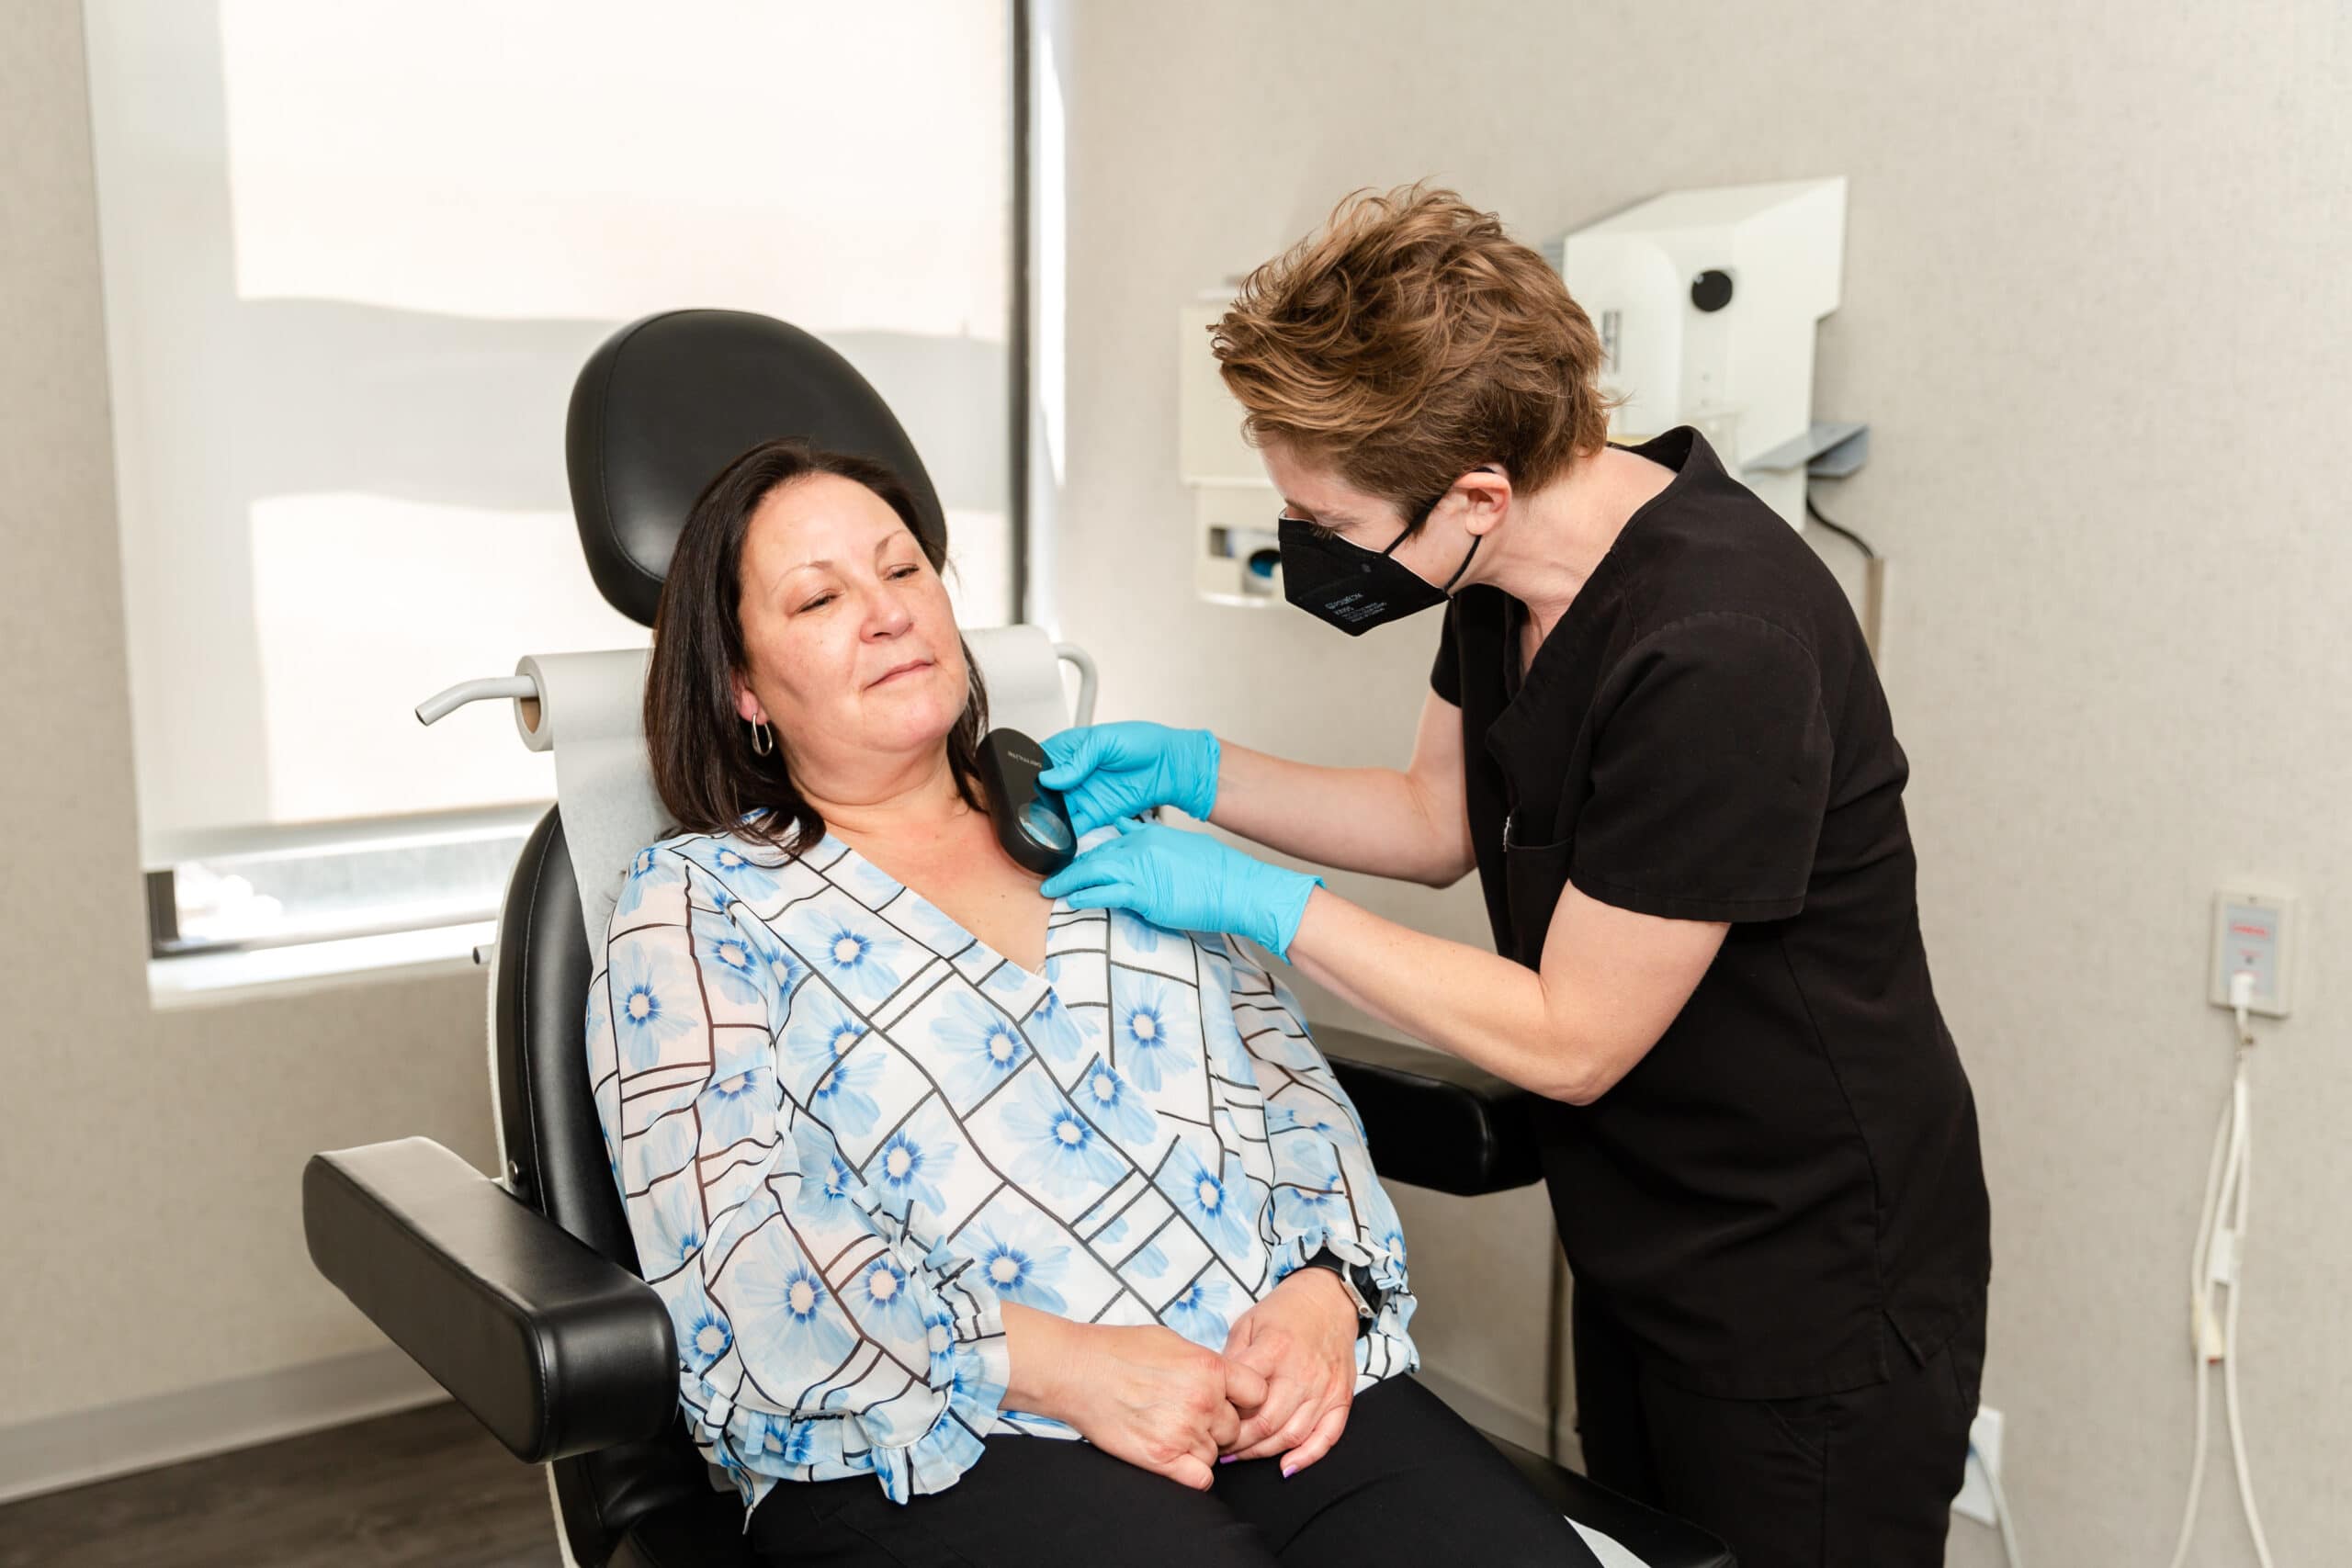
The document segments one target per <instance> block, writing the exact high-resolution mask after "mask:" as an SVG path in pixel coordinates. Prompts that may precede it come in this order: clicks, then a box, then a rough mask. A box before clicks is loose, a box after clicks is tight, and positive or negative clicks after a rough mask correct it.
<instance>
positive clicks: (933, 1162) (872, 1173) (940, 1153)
mask: <svg viewBox="0 0 2352 1568" xmlns="http://www.w3.org/2000/svg"><path fill="white" fill-rule="evenodd" d="M955 1160H956V1145H954V1144H950V1143H945V1142H943V1141H941V1140H938V1139H935V1138H927V1139H917V1138H915V1137H914V1136H912V1135H910V1134H908V1133H907V1132H906V1131H905V1130H904V1129H900V1130H899V1132H896V1133H893V1134H890V1141H889V1142H888V1143H887V1144H884V1145H882V1152H881V1153H880V1154H878V1155H876V1156H874V1158H873V1159H872V1160H871V1161H870V1162H869V1163H868V1164H867V1167H866V1179H868V1180H869V1181H872V1182H873V1183H874V1184H875V1186H876V1188H877V1189H878V1190H879V1201H878V1202H877V1203H876V1207H877V1208H879V1209H880V1210H881V1211H882V1212H883V1213H886V1214H888V1215H890V1216H891V1217H893V1218H894V1219H900V1220H903V1219H905V1218H906V1217H907V1215H908V1213H909V1212H910V1211H911V1210H912V1208H913V1207H914V1205H915V1204H917V1203H921V1204H922V1205H923V1206H924V1207H925V1208H927V1209H929V1210H930V1211H931V1212H932V1213H934V1214H935V1213H939V1212H940V1211H941V1210H943V1209H944V1208H945V1207H947V1201H946V1200H945V1199H944V1198H942V1197H941V1196H940V1195H939V1183H940V1181H942V1180H943V1179H945V1177H946V1174H947V1172H948V1171H949V1170H950V1169H951V1168H953V1167H954V1165H955Z"/></svg>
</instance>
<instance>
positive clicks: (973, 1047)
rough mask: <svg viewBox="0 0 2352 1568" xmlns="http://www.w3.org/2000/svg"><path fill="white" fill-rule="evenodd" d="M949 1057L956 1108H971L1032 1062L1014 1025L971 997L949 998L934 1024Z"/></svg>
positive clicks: (957, 995) (934, 1033)
mask: <svg viewBox="0 0 2352 1568" xmlns="http://www.w3.org/2000/svg"><path fill="white" fill-rule="evenodd" d="M931 1035H932V1038H933V1039H934V1040H936V1041H938V1042H939V1043H940V1045H941V1047H942V1048H943V1050H944V1053H945V1055H946V1058H947V1060H946V1067H945V1071H944V1074H943V1075H942V1076H943V1077H944V1079H945V1081H946V1086H947V1092H948V1093H949V1094H950V1095H951V1096H953V1097H954V1099H955V1100H956V1104H958V1105H962V1106H968V1105H970V1104H971V1103H972V1102H973V1101H974V1100H978V1099H979V1098H980V1097H981V1096H982V1095H985V1094H986V1093H988V1092H989V1090H990V1089H994V1088H996V1086H997V1085H999V1084H1001V1083H1002V1082H1003V1081H1004V1080H1005V1079H1007V1078H1009V1077H1012V1074H1013V1072H1014V1070H1015V1069H1017V1068H1018V1067H1019V1066H1021V1064H1022V1063H1023V1062H1025V1061H1027V1060H1028V1059H1029V1043H1028V1042H1027V1041H1025V1040H1023V1039H1022V1038H1021V1032H1020V1031H1019V1030H1017V1029H1015V1028H1013V1026H1012V1022H1011V1021H1010V1020H1008V1019H1007V1018H1006V1017H1005V1016H1004V1014H1002V1013H1001V1012H999V1011H997V1010H996V1009H994V1008H992V1007H990V1006H989V1005H988V1004H987V1003H986V1002H984V1001H982V1000H980V998H978V997H977V996H975V995H973V994H972V993H971V992H969V991H964V990H958V991H956V993H955V994H953V995H952V996H950V997H949V998H947V1004H946V1005H945V1006H944V1007H943V1008H941V1009H940V1010H939V1012H938V1014H937V1016H935V1017H934V1018H933V1020H932V1021H931Z"/></svg>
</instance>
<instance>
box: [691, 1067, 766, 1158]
mask: <svg viewBox="0 0 2352 1568" xmlns="http://www.w3.org/2000/svg"><path fill="white" fill-rule="evenodd" d="M775 1101H776V1097H775V1077H774V1075H773V1074H771V1073H769V1072H768V1071H767V1069H766V1068H765V1067H762V1066H746V1067H744V1068H743V1069H742V1070H741V1071H738V1072H732V1073H729V1075H728V1076H727V1077H723V1078H718V1079H717V1080H715V1081H714V1082H713V1083H712V1084H711V1086H710V1088H709V1089H707V1090H705V1091H704V1093H703V1095H702V1097H701V1101H700V1104H699V1107H698V1109H699V1110H700V1111H701V1112H702V1142H703V1148H704V1150H705V1151H706V1152H707V1153H711V1154H716V1153H718V1151H719V1150H720V1149H724V1148H729V1147H732V1146H733V1145H737V1144H740V1143H742V1142H744V1141H745V1140H746V1139H750V1138H757V1137H761V1136H762V1135H763V1134H766V1133H767V1132H768V1130H769V1129H770V1128H771V1127H772V1126H773V1125H774V1124H775Z"/></svg>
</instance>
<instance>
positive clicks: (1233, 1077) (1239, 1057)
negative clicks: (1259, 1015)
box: [1201, 1005, 1257, 1083]
mask: <svg viewBox="0 0 2352 1568" xmlns="http://www.w3.org/2000/svg"><path fill="white" fill-rule="evenodd" d="M1201 1043H1202V1044H1203V1045H1204V1046H1205V1047H1206V1048H1207V1051H1208V1058H1209V1060H1210V1061H1211V1062H1213V1063H1215V1064H1216V1070H1217V1072H1218V1074H1219V1075H1220V1076H1221V1077H1224V1078H1225V1079H1226V1080H1227V1082H1230V1083H1253V1082H1255V1081H1256V1080H1257V1069H1256V1067H1255V1066H1253V1065H1252V1064H1251V1063H1250V1048H1249V1047H1248V1046H1247V1045H1244V1044H1243V1043H1241V1031H1240V1030H1239V1029H1238V1028H1237V1027H1236V1026H1235V1025H1234V1021H1233V1010H1232V1009H1231V1008H1229V1007H1224V1006H1218V1005H1212V1006H1209V1007H1206V1008H1204V1009H1202V1016H1201Z"/></svg>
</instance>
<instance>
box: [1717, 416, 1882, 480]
mask: <svg viewBox="0 0 2352 1568" xmlns="http://www.w3.org/2000/svg"><path fill="white" fill-rule="evenodd" d="M1870 455H1871V427H1870V425H1869V424H1867V423H1854V422H1851V421H1843V420H1826V419H1817V420H1815V421H1814V422H1813V425H1812V427H1811V428H1810V429H1808V430H1807V431H1806V432H1805V433H1804V434H1803V435H1798V436H1792V437H1791V438H1790V439H1788V440H1786V441H1783V442H1781V444H1780V445H1779V446H1775V447H1773V448H1772V449H1771V450H1770V451H1769V452H1766V453H1764V454H1763V455H1762V456H1760V457H1756V458H1755V459H1753V460H1752V461H1749V462H1747V463H1743V464H1741V465H1740V467H1742V468H1746V469H1747V471H1748V472H1750V473H1760V474H1780V473H1786V472H1787V471H1788V470H1789V469H1791V468H1797V467H1799V466H1802V467H1803V468H1804V471H1805V472H1806V473H1807V474H1809V475H1811V476H1812V477H1813V478H1815V479H1844V478H1845V477H1846V476H1847V475H1849V474H1850V473H1852V472H1853V471H1854V470H1855V469H1857V468H1860V467H1861V466H1862V465H1863V464H1864V463H1866V462H1868V461H1869V460H1870Z"/></svg>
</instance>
